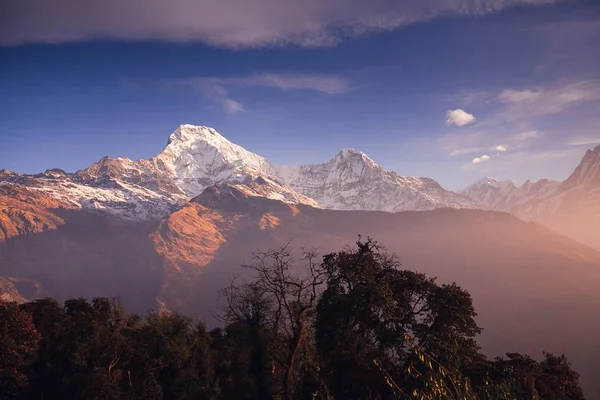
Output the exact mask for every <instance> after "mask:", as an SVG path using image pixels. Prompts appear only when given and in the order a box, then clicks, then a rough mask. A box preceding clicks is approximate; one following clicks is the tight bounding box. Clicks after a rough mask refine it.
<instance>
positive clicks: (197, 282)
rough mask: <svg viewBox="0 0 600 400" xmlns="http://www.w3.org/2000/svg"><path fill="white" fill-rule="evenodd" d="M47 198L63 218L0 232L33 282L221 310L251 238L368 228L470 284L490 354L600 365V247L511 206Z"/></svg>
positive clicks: (260, 242)
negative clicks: (157, 210)
mask: <svg viewBox="0 0 600 400" xmlns="http://www.w3.org/2000/svg"><path fill="white" fill-rule="evenodd" d="M48 207H50V208H48V209H45V208H39V209H36V210H34V211H33V213H34V215H33V216H32V217H35V215H37V214H38V213H39V214H40V216H42V215H45V214H46V213H47V214H50V215H60V217H61V218H62V223H61V224H57V225H56V227H54V228H53V229H45V230H44V229H42V230H39V231H38V230H36V231H35V232H34V231H33V230H32V231H31V233H29V234H21V235H15V236H11V237H10V238H9V239H8V240H5V241H3V242H2V243H0V276H4V277H11V278H10V279H13V280H10V281H9V283H10V282H14V279H20V280H28V281H34V282H39V284H40V285H43V287H44V288H45V290H47V293H48V294H49V295H51V296H53V297H56V298H58V299H65V298H70V297H78V296H85V297H93V296H119V297H120V298H121V299H122V301H123V303H124V305H125V306H127V307H128V308H131V309H132V310H136V311H145V310H147V309H149V308H152V309H155V310H157V309H162V310H173V311H180V312H183V313H186V314H189V315H192V316H197V317H200V318H202V319H203V320H205V321H214V320H213V319H212V315H213V314H212V312H215V311H218V310H219V301H218V291H219V289H221V288H223V287H224V286H225V285H227V283H228V281H229V279H230V278H231V277H232V276H234V275H239V276H240V279H245V278H248V275H247V274H248V271H247V270H245V269H243V268H241V267H240V264H242V263H243V262H250V261H251V259H252V253H253V252H255V251H257V250H259V249H263V250H266V249H271V248H276V247H278V246H280V245H282V244H285V243H288V242H289V241H290V240H291V241H292V242H291V245H292V246H293V247H294V248H295V249H296V250H299V249H300V248H301V247H306V248H310V247H313V246H317V247H318V250H319V251H320V253H321V254H323V253H326V252H328V251H333V250H337V249H339V248H341V247H343V246H345V245H348V244H350V243H352V242H353V241H355V240H356V239H357V234H359V233H360V234H363V235H364V236H371V237H373V238H375V239H377V240H379V241H380V242H381V243H382V244H384V245H386V246H387V247H388V249H389V250H390V251H393V252H396V253H397V254H398V255H399V256H400V260H401V262H402V264H403V266H404V268H407V269H411V270H418V271H422V272H425V273H427V274H429V275H432V276H438V277H439V279H440V281H442V282H453V281H456V282H458V283H459V284H460V285H461V286H463V287H464V288H466V289H467V290H468V291H469V292H470V293H471V294H472V295H473V298H474V303H475V307H476V309H477V312H478V313H479V322H480V324H481V325H482V326H483V327H484V328H485V333H484V335H483V336H482V338H481V343H482V344H483V345H484V349H485V350H486V351H487V352H488V354H490V355H497V354H500V353H501V352H503V351H506V350H515V351H521V352H525V353H528V354H532V355H534V356H536V355H540V354H541V351H542V350H547V351H553V352H556V353H562V352H566V353H567V354H568V355H569V358H570V359H571V360H572V361H573V363H574V366H575V368H576V369H577V370H579V371H580V372H581V373H582V375H583V377H584V382H587V383H589V382H593V375H594V374H593V371H596V370H597V369H598V368H600V365H598V364H594V363H595V362H597V360H600V348H598V343H597V341H596V340H595V338H596V337H598V335H600V322H599V321H600V314H599V313H600V294H599V293H600V253H599V252H596V251H593V250H591V249H590V248H589V247H586V246H584V245H581V244H579V243H577V242H575V241H573V240H570V239H567V238H566V237H564V236H561V235H559V234H556V233H554V232H552V231H550V230H549V229H546V228H544V227H542V226H540V225H537V224H533V223H526V222H523V221H521V220H519V219H517V218H515V217H513V216H510V215H509V214H506V213H497V212H491V211H480V210H453V209H438V210H432V211H422V212H400V213H396V214H391V213H386V212H377V211H336V210H325V209H319V208H314V207H310V206H306V205H302V204H291V203H286V202H282V201H279V200H273V199H268V198H265V197H260V196H253V195H250V194H248V193H245V192H244V191H242V190H240V189H239V188H238V187H237V186H236V185H227V184H223V185H217V186H211V187H209V188H207V189H205V190H204V191H203V193H201V194H200V195H198V196H196V197H194V198H193V199H192V200H191V201H189V202H188V203H186V204H185V205H183V206H181V207H179V208H178V209H177V210H176V211H174V212H172V213H171V214H169V215H168V216H167V217H165V218H164V219H162V220H161V221H132V220H126V219H123V218H120V217H118V216H114V215H112V214H109V213H101V212H97V211H94V210H85V209H83V210H82V209H67V208H63V209H55V208H53V205H51V204H48ZM12 215H15V214H12ZM5 283H6V282H5ZM9 286H10V285H9ZM9 289H10V290H11V292H10V293H9V294H11V295H15V292H14V290H13V288H12V287H10V288H9ZM19 293H21V296H22V297H24V298H27V299H31V297H28V296H27V295H25V294H24V293H22V292H21V291H20V290H19ZM572 310H577V312H576V313H574V312H572ZM556 321H560V324H557V322H556ZM545 332H552V335H544V334H542V333H545Z"/></svg>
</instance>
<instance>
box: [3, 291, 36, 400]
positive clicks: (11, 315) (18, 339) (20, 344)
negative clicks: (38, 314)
mask: <svg viewBox="0 0 600 400" xmlns="http://www.w3.org/2000/svg"><path fill="white" fill-rule="evenodd" d="M39 339H40V335H39V333H38V332H37V331H36V329H35V326H34V324H33V320H32V318H31V315H29V314H27V313H26V312H24V311H22V310H21V309H20V308H19V305H18V304H17V303H13V302H11V303H6V302H3V301H0V398H10V396H16V395H17V394H19V393H20V392H21V391H22V390H23V389H24V388H26V387H27V386H28V380H29V376H30V374H31V365H32V364H33V362H34V361H35V356H36V353H37V346H38V342H39Z"/></svg>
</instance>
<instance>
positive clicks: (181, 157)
mask: <svg viewBox="0 0 600 400" xmlns="http://www.w3.org/2000/svg"><path fill="white" fill-rule="evenodd" d="M0 181H5V182H11V183H13V184H18V185H20V186H22V187H26V188H28V189H30V190H33V191H37V192H40V193H43V194H46V195H48V196H50V197H52V198H54V199H57V200H59V201H61V202H63V203H66V204H69V205H70V206H72V207H78V208H83V209H94V210H101V211H107V212H109V213H111V214H115V215H118V216H120V217H122V218H126V219H133V220H151V219H159V218H162V217H164V216H166V215H168V214H170V213H171V212H172V211H174V210H176V209H177V208H179V207H180V206H181V205H183V204H185V202H187V201H188V200H189V199H191V198H193V197H195V196H197V195H199V194H200V193H202V191H203V190H204V189H206V188H207V187H209V186H211V185H214V184H222V183H227V184H231V185H234V186H235V187H237V188H238V189H239V190H240V191H242V192H244V193H246V194H248V195H251V196H261V197H266V198H270V199H275V200H281V201H284V202H286V203H291V204H305V205H309V206H312V207H317V208H327V209H338V210H378V211H393V212H397V211H407V210H431V209H436V208H441V207H451V208H474V207H475V204H474V203H473V202H471V201H470V200H467V199H465V198H464V197H462V196H460V195H457V194H455V193H453V192H450V191H447V190H444V189H443V188H442V187H441V186H440V185H439V184H438V183H437V182H435V181H434V180H432V179H428V178H415V177H404V176H399V175H397V174H396V173H395V172H390V171H386V170H384V169H383V168H381V167H380V166H379V165H377V164H376V163H375V162H374V161H373V160H371V159H370V158H369V157H367V156H366V155H365V154H363V153H360V152H357V151H355V150H352V149H344V150H342V151H341V152H340V153H339V154H337V155H336V156H335V157H334V158H333V159H332V160H330V161H329V162H327V163H324V164H319V165H303V166H279V165H275V164H273V163H272V162H270V161H269V160H267V159H266V158H264V157H261V156H259V155H257V154H254V153H251V152H249V151H247V150H245V149H244V148H242V147H240V146H238V145H236V144H234V143H231V142H230V141H228V140H227V139H226V138H224V137H223V136H221V135H220V134H219V133H218V132H217V131H215V130H214V129H212V128H207V127H203V126H192V125H181V126H180V127H178V128H177V129H176V130H175V132H173V134H171V135H170V137H169V142H168V144H167V146H166V147H165V149H164V150H163V151H162V152H161V153H160V154H158V155H157V156H156V157H153V158H151V159H149V160H138V161H133V160H130V159H128V158H117V159H113V158H110V157H105V158H103V159H101V160H100V161H98V162H97V163H94V164H93V165H91V166H90V167H89V168H87V169H85V170H81V171H78V172H76V173H73V174H68V173H65V172H64V171H61V170H56V169H54V170H48V171H45V172H44V173H41V174H37V175H19V174H16V173H12V172H9V171H2V172H0Z"/></svg>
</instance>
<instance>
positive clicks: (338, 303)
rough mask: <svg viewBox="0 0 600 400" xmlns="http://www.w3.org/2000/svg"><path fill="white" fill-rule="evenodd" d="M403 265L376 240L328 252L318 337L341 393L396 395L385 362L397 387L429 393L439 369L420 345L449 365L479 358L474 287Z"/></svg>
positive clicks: (332, 383)
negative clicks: (426, 363) (426, 362)
mask: <svg viewBox="0 0 600 400" xmlns="http://www.w3.org/2000/svg"><path fill="white" fill-rule="evenodd" d="M399 267H400V264H399V262H398V261H397V259H396V258H395V257H394V256H389V255H388V254H387V253H386V252H385V250H384V249H383V248H381V247H380V246H378V245H377V243H375V242H374V241H372V240H370V239H368V240H367V241H364V242H363V241H361V240H359V241H358V242H357V249H356V250H352V249H347V250H344V251H341V252H338V253H333V254H329V255H327V256H325V258H324V261H323V265H322V268H323V270H324V273H325V276H326V278H327V289H326V290H325V291H324V293H323V295H322V297H321V299H320V301H319V304H318V307H317V323H316V340H317V348H318V349H319V352H320V353H321V355H322V356H323V359H324V361H325V365H324V367H325V368H326V369H327V371H330V373H329V376H328V383H329V387H330V388H331V390H332V391H333V393H334V395H335V396H336V397H340V398H349V397H354V398H356V397H358V398H364V399H379V398H388V397H393V396H394V393H393V392H394V391H393V390H391V389H390V386H389V385H388V384H387V383H386V382H385V380H384V377H383V376H382V373H381V370H382V369H383V370H385V371H386V373H387V374H388V378H389V379H392V380H393V381H394V385H395V386H396V387H397V388H401V389H402V390H403V391H406V392H408V393H412V392H413V391H415V390H416V391H417V392H423V393H424V392H425V391H426V390H427V387H426V385H425V383H426V382H427V381H428V380H429V379H430V378H431V377H432V375H435V374H437V373H438V371H435V370H434V369H429V368H422V365H421V364H422V363H419V362H417V361H418V360H419V356H418V354H416V353H415V351H414V345H415V344H416V345H418V346H419V348H420V349H421V350H422V351H425V352H427V353H428V354H430V355H431V357H432V358H434V359H436V360H437V361H438V362H439V363H440V364H442V365H444V366H445V368H446V369H448V370H450V371H459V370H460V369H461V368H462V367H463V365H464V364H467V363H469V362H470V361H471V360H472V359H476V358H478V357H479V353H478V347H477V344H476V342H475V340H474V339H473V338H474V336H475V335H477V334H478V333H479V332H480V331H481V330H480V328H479V327H478V326H477V324H476V323H475V321H474V317H475V315H476V314H475V311H474V309H473V305H472V301H471V298H470V296H469V294H468V293H467V292H466V291H463V290H462V289H460V288H459V287H458V286H456V285H455V284H452V285H438V284H437V283H436V282H435V280H434V279H430V278H427V277H426V276H425V275H423V274H419V273H416V272H411V271H403V270H401V269H400V268H399ZM374 363H376V364H377V365H375V364H374ZM419 368H421V369H420V370H418V369H419ZM409 369H411V370H418V372H419V377H418V378H416V377H414V376H411V374H408V373H407V371H408V370H409Z"/></svg>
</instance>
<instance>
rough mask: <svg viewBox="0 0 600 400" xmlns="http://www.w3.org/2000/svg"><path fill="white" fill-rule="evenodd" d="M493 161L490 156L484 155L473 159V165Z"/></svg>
mask: <svg viewBox="0 0 600 400" xmlns="http://www.w3.org/2000/svg"><path fill="white" fill-rule="evenodd" d="M490 159H491V157H490V156H488V155H487V154H484V155H482V156H481V157H476V158H474V159H473V161H472V163H473V164H481V163H484V162H486V161H489V160H490Z"/></svg>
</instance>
